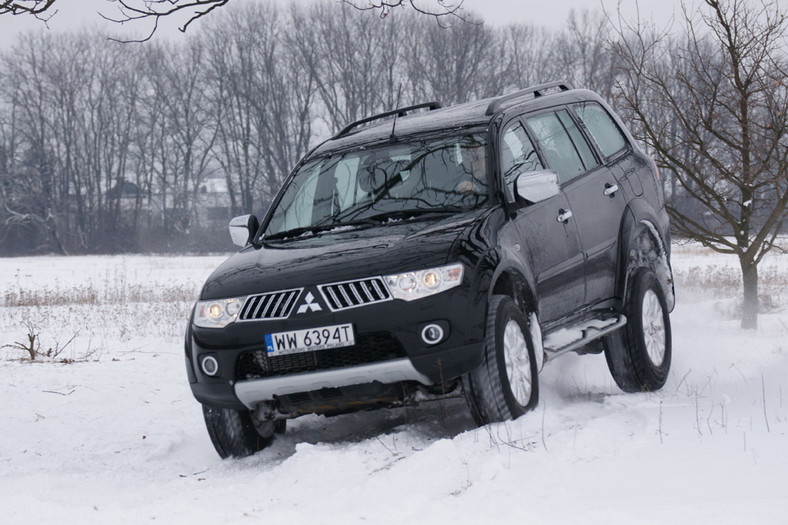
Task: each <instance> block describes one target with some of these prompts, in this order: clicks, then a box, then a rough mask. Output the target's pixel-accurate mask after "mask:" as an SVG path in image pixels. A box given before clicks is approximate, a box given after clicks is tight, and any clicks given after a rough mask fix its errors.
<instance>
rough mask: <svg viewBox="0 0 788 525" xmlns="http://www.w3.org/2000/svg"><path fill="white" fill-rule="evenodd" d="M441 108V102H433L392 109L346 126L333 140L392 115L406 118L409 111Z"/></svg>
mask: <svg viewBox="0 0 788 525" xmlns="http://www.w3.org/2000/svg"><path fill="white" fill-rule="evenodd" d="M441 107H442V106H441V103H440V102H437V101H433V102H425V103H423V104H416V105H415V106H408V107H406V108H397V109H392V110H391V111H386V112H385V113H380V114H379V115H374V116H372V117H367V118H363V119H361V120H357V121H355V122H352V123H350V124H348V125H347V126H345V127H344V128H342V130H341V131H340V132H339V133H337V134H336V135H334V136H333V138H335V139H338V138H339V137H342V136H344V135H347V134H348V133H350V131H351V130H352V129H353V128H357V127H358V126H360V125H361V124H366V123H367V122H372V121H375V120H380V119H383V118H386V117H390V116H392V115H396V116H398V117H404V116H405V115H407V114H408V112H409V111H415V110H417V109H423V108H428V109H429V110H430V111H432V110H435V109H440V108H441Z"/></svg>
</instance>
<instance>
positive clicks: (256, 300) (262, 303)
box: [240, 288, 303, 321]
mask: <svg viewBox="0 0 788 525" xmlns="http://www.w3.org/2000/svg"><path fill="white" fill-rule="evenodd" d="M302 290H303V288H299V289H296V290H281V291H278V292H270V293H264V294H260V295H252V296H250V297H248V298H247V299H246V303H244V306H243V308H242V309H241V316H240V319H241V320H242V321H247V320H257V319H285V318H286V317H288V316H289V315H290V312H292V311H293V307H294V306H295V304H296V300H297V299H298V296H299V295H301V291H302Z"/></svg>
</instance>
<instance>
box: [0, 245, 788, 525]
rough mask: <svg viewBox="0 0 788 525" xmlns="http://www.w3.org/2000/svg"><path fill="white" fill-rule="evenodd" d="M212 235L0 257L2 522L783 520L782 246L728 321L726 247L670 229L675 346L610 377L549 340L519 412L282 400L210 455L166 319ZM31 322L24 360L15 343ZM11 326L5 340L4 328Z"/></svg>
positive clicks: (24, 337)
mask: <svg viewBox="0 0 788 525" xmlns="http://www.w3.org/2000/svg"><path fill="white" fill-rule="evenodd" d="M221 260H222V257H143V256H117V257H71V258H62V257H35V258H5V259H2V258H0V346H3V345H6V346H5V347H4V348H2V349H0V395H1V396H2V399H3V403H2V405H3V407H2V409H0V414H2V419H1V421H2V427H1V430H0V432H1V434H0V436H1V437H0V523H2V524H24V523H59V524H65V523H68V524H70V523H75V524H77V523H78V524H83V523H150V522H157V523H168V524H169V523H188V524H201V523H205V524H208V523H211V524H215V523H263V522H265V523H271V524H284V523H293V524H302V523H303V524H310V525H319V524H353V523H366V524H395V523H396V524H402V523H433V524H442V523H461V524H463V523H468V524H474V525H476V524H487V523H500V524H509V523H517V524H521V523H540V524H541V523H572V524H577V523H581V524H594V523H604V524H611V523H638V524H641V523H660V524H661V523H671V524H676V523H688V524H698V523H714V524H721V523H735V524H742V523H757V524H764V523H775V524H776V523H780V524H783V523H786V522H787V520H788V436H786V433H788V256H777V255H775V256H772V257H769V258H767V260H765V261H764V263H763V266H762V269H761V276H762V279H763V286H762V290H761V292H762V295H763V297H764V308H765V310H766V313H764V314H763V315H761V317H760V328H759V329H758V330H757V331H751V332H747V331H742V330H740V329H739V327H738V325H739V323H738V320H737V318H736V315H737V298H738V294H739V291H738V286H739V284H738V279H739V277H738V270H737V266H736V264H737V263H736V260H735V258H731V257H725V256H719V255H715V254H712V253H711V252H708V251H706V250H703V249H701V248H698V247H696V246H676V247H675V248H674V257H673V263H674V268H675V274H676V289H677V296H678V304H677V307H676V310H675V311H674V313H673V315H672V322H673V367H672V371H671V375H670V377H669V379H668V383H667V385H666V386H665V388H664V389H663V390H662V391H660V392H657V393H644V394H623V393H621V392H620V391H619V390H618V389H617V388H616V386H615V385H614V383H613V381H612V379H611V377H610V375H609V373H608V371H607V367H606V365H605V360H604V357H603V356H593V355H592V356H585V357H579V356H575V355H574V354H572V355H568V356H565V357H562V358H560V359H558V360H556V361H555V362H554V363H551V364H549V365H547V366H546V367H545V369H544V371H543V373H542V375H541V376H540V379H541V399H540V404H539V406H538V407H537V409H536V410H535V411H534V412H531V413H529V414H527V415H526V416H525V417H523V418H520V419H519V420H517V421H514V422H507V423H504V424H498V425H492V426H489V427H486V428H481V429H476V428H473V425H472V424H471V421H470V418H469V416H468V414H467V413H466V408H465V405H464V404H463V403H456V402H453V403H445V404H433V405H431V406H430V405H425V406H420V407H417V408H409V409H407V410H405V409H402V410H393V411H378V412H369V413H362V414H355V415H351V416H342V417H337V418H332V419H326V418H322V417H316V416H312V417H305V418H301V419H298V420H294V421H290V422H289V424H288V431H287V434H286V435H285V436H284V437H283V438H280V439H279V440H278V441H277V442H275V444H274V445H272V446H271V447H270V448H268V449H266V450H264V451H263V452H261V453H259V454H257V455H255V456H253V457H250V458H246V459H242V460H227V461H222V460H220V459H219V457H218V456H217V455H216V453H215V452H214V450H213V447H212V446H211V443H210V441H209V438H208V435H207V432H206V430H205V427H204V425H203V421H202V415H201V411H200V408H199V405H198V404H197V402H196V401H195V400H194V399H193V398H192V396H191V392H190V391H189V387H188V384H187V381H186V374H185V370H184V363H183V352H182V337H183V335H182V334H183V331H184V326H185V322H186V318H187V315H188V313H189V309H190V307H191V303H192V301H193V300H194V298H196V295H197V293H198V291H199V288H200V286H201V283H202V281H203V279H204V278H205V277H207V275H208V274H209V273H210V271H211V270H212V268H214V267H215V266H216V265H217V264H218V263H219V262H220V261H221ZM29 334H38V335H37V337H36V342H37V343H38V344H39V345H40V347H39V350H40V352H41V353H43V354H46V353H47V352H48V353H49V357H47V356H46V355H44V356H42V357H39V358H38V359H36V360H35V361H33V362H31V361H30V360H29V359H28V357H29V356H28V354H27V352H26V351H25V350H24V349H23V347H24V346H29V338H28V335H29ZM17 343H18V344H17Z"/></svg>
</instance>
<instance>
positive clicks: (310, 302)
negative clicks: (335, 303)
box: [296, 292, 322, 314]
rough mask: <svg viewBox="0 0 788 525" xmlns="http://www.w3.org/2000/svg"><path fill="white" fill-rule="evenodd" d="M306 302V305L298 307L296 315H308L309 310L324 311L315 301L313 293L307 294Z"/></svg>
mask: <svg viewBox="0 0 788 525" xmlns="http://www.w3.org/2000/svg"><path fill="white" fill-rule="evenodd" d="M304 300H305V302H304V304H302V305H301V306H299V307H298V312H296V313H299V314H303V313H306V311H307V310H310V311H312V312H319V311H321V310H322V308H321V307H320V305H319V304H318V303H317V302H316V301H315V296H314V295H312V292H309V293H307V294H306V297H305V298H304Z"/></svg>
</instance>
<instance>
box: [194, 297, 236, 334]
mask: <svg viewBox="0 0 788 525" xmlns="http://www.w3.org/2000/svg"><path fill="white" fill-rule="evenodd" d="M244 301H246V297H232V298H230V299H215V300H213V301H197V304H196V305H195V306H194V324H195V325H196V326H200V327H202V328H224V327H225V326H227V325H228V324H230V323H232V322H233V321H235V319H236V318H237V317H238V314H239V313H240V312H241V307H242V306H243V305H244Z"/></svg>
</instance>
